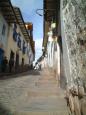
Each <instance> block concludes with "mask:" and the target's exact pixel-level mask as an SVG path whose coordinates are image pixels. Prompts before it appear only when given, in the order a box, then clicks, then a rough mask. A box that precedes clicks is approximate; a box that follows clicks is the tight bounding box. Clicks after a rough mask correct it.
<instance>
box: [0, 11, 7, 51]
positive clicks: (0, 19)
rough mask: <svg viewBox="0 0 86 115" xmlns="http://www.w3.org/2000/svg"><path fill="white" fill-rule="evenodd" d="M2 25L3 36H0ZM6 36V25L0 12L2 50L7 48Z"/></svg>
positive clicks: (0, 30) (0, 31)
mask: <svg viewBox="0 0 86 115" xmlns="http://www.w3.org/2000/svg"><path fill="white" fill-rule="evenodd" d="M3 24H4V25H5V27H6V29H5V35H2V28H3ZM7 35H8V24H7V22H6V20H5V19H4V17H3V15H2V13H1V12H0V44H3V49H4V50H6V48H7Z"/></svg>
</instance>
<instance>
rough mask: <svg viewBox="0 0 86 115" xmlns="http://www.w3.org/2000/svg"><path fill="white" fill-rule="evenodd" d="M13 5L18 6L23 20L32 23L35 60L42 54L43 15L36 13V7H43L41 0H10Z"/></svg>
mask: <svg viewBox="0 0 86 115" xmlns="http://www.w3.org/2000/svg"><path fill="white" fill-rule="evenodd" d="M11 2H12V5H13V6H17V7H19V8H20V10H21V12H22V16H23V19H24V21H25V22H32V23H33V39H34V40H35V50H36V56H35V58H36V59H35V60H37V59H38V58H39V57H40V56H41V54H42V41H43V17H41V16H39V15H38V14H36V10H37V9H43V0H11Z"/></svg>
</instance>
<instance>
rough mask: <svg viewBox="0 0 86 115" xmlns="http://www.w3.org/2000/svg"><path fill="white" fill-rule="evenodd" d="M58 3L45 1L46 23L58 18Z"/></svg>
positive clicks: (49, 0) (53, 0)
mask: <svg viewBox="0 0 86 115" xmlns="http://www.w3.org/2000/svg"><path fill="white" fill-rule="evenodd" d="M57 1H58V0H44V18H45V20H46V21H49V22H51V21H52V20H54V19H55V18H56V17H55V16H56V9H57V7H58V6H57V5H58V4H57Z"/></svg>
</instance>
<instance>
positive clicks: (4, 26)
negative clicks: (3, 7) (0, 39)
mask: <svg viewBox="0 0 86 115" xmlns="http://www.w3.org/2000/svg"><path fill="white" fill-rule="evenodd" d="M5 32H6V25H5V24H3V27H2V35H3V36H4V35H5Z"/></svg>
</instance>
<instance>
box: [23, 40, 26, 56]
mask: <svg viewBox="0 0 86 115" xmlns="http://www.w3.org/2000/svg"><path fill="white" fill-rule="evenodd" d="M25 53H26V47H25V41H23V54H25Z"/></svg>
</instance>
